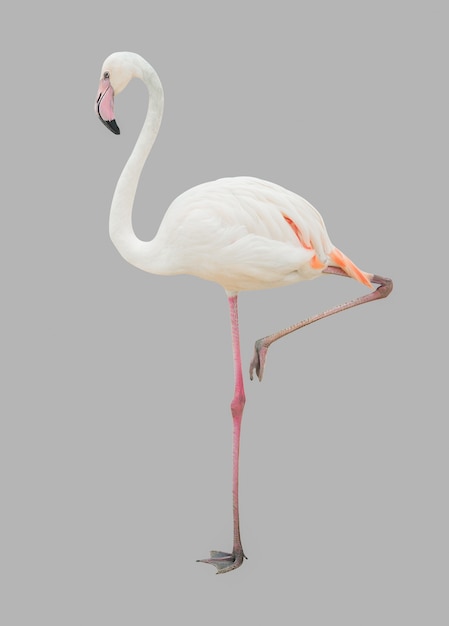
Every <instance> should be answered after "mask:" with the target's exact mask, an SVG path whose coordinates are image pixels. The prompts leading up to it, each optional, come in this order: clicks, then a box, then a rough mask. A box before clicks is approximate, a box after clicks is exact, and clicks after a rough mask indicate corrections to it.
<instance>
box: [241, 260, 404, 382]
mask: <svg viewBox="0 0 449 626" xmlns="http://www.w3.org/2000/svg"><path fill="white" fill-rule="evenodd" d="M323 273H325V274H335V275H336V276H346V277H347V278H348V275H347V274H346V272H344V271H343V270H341V269H340V268H338V267H333V266H330V267H328V268H326V269H325V270H323ZM369 279H370V280H371V282H372V283H375V284H376V285H379V287H378V288H377V289H376V290H375V291H371V292H370V293H368V294H366V295H364V296H361V297H360V298H356V299H355V300H351V301H350V302H345V303H344V304H339V305H338V306H336V307H333V308H332V309H329V311H324V313H319V314H318V315H314V316H313V317H309V318H308V319H306V320H303V321H302V322H298V324H294V325H293V326H289V327H288V328H284V329H283V330H280V331H279V332H277V333H273V334H272V335H268V336H267V337H263V339H258V340H257V341H256V345H255V348H254V356H253V359H252V361H251V364H250V367H249V375H250V378H251V380H252V379H253V373H254V370H256V374H257V377H258V378H259V380H262V376H263V372H264V367H265V360H266V358H267V351H268V348H269V347H270V346H271V344H272V343H274V342H275V341H277V340H278V339H281V337H285V335H288V334H290V333H293V332H294V331H295V330H298V329H299V328H303V326H307V325H308V324H313V322H318V320H322V319H324V318H325V317H329V315H334V314H335V313H340V311H345V310H346V309H350V308H351V307H353V306H358V305H359V304H365V303H366V302H372V301H373V300H378V299H379V298H386V297H387V296H388V294H389V293H390V292H391V290H392V289H393V282H392V280H391V279H390V278H383V277H382V276H377V275H376V274H371V275H370V276H369Z"/></svg>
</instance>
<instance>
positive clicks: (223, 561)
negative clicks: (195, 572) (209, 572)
mask: <svg viewBox="0 0 449 626" xmlns="http://www.w3.org/2000/svg"><path fill="white" fill-rule="evenodd" d="M243 559H246V556H245V555H244V554H243V550H242V549H240V550H234V551H233V552H232V553H231V554H230V553H229V552H220V551H217V550H211V552H210V558H209V559H198V560H197V563H209V564H210V565H215V567H216V568H217V574H226V572H232V570H233V569H237V568H238V567H240V565H241V564H242V563H243Z"/></svg>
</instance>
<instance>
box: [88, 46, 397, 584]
mask: <svg viewBox="0 0 449 626" xmlns="http://www.w3.org/2000/svg"><path fill="white" fill-rule="evenodd" d="M134 78H136V79H140V80H141V81H143V83H144V84H145V85H146V87H147V91H148V96H147V97H148V109H147V113H146V116H145V120H144V122H143V125H142V128H141V131H140V133H139V136H138V138H137V140H136V143H135V146H134V148H133V150H132V152H131V155H130V156H129V158H128V160H127V161H126V164H125V166H124V168H123V170H122V172H121V174H120V177H119V179H118V182H117V184H116V187H115V191H114V194H113V199H112V204H111V209H110V217H109V234H110V238H111V240H112V242H113V244H114V245H115V247H116V248H117V250H118V252H119V253H120V254H121V255H122V257H123V258H124V259H125V260H126V261H127V262H128V263H130V264H131V265H133V266H135V267H137V268H139V269H141V270H143V271H145V272H149V273H153V274H159V275H176V274H190V275H193V276H197V277H199V278H202V279H204V280H206V281H212V282H215V283H218V284H219V285H221V287H222V288H223V289H224V290H225V293H226V297H227V300H228V306H229V314H230V322H231V337H232V350H233V365H234V394H233V398H232V401H231V414H232V423H233V437H232V458H233V467H232V510H233V546H232V551H231V552H224V551H221V550H212V551H210V556H209V558H205V559H198V562H202V563H207V564H210V565H213V566H214V567H215V568H216V570H217V571H216V573H217V574H223V573H226V572H230V571H233V570H235V569H237V568H238V567H240V566H241V565H242V563H243V562H244V559H246V555H245V553H244V550H243V545H242V540H241V533H240V517H239V456H240V455H239V449H240V430H241V423H242V416H243V410H244V407H245V402H246V397H245V388H244V382H243V373H242V360H241V353H240V336H239V320H238V295H239V293H240V292H243V291H252V290H260V289H268V288H272V287H282V286H285V285H291V284H294V283H296V282H300V281H303V280H312V279H315V278H317V277H318V276H321V275H323V274H331V275H336V276H345V277H351V278H353V279H355V280H356V281H358V282H359V283H361V284H362V285H364V286H365V287H367V288H369V289H370V291H369V292H368V293H365V294H364V295H362V296H360V297H358V298H355V299H354V300H351V301H349V302H346V303H344V304H340V305H338V306H336V307H334V308H332V309H330V310H328V311H325V312H323V313H320V314H318V315H315V316H313V317H310V318H308V319H306V320H303V321H301V322H298V323H297V324H295V325H293V326H290V327H288V328H285V329H283V330H280V331H279V332H277V333H273V334H271V335H267V336H266V337H264V338H262V339H259V340H258V341H256V343H255V347H254V355H253V358H252V360H251V363H250V370H249V375H250V379H251V380H252V379H253V377H254V373H255V374H256V375H257V377H258V379H259V380H262V377H263V374H264V369H265V362H266V356H267V350H268V348H269V346H270V345H271V344H272V343H273V342H274V341H277V340H278V339H280V338H281V337H284V336H286V335H287V334H289V333H291V332H294V331H296V330H298V329H299V328H302V327H304V326H306V325H307V324H311V323H313V322H316V321H318V320H321V319H323V318H325V317H328V316H329V315H333V314H335V313H338V312H340V311H343V310H345V309H348V308H351V307H354V306H357V305H360V304H363V303H367V302H370V301H374V300H378V299H380V298H385V297H386V296H388V294H389V293H390V292H391V290H392V288H393V282H392V280H391V279H390V278H385V277H382V276H379V275H377V274H371V273H367V272H364V271H362V270H361V269H359V268H358V267H357V266H356V265H355V263H353V262H352V261H351V260H350V259H349V257H348V256H346V255H345V254H344V253H343V252H342V251H340V250H339V249H338V248H336V247H335V246H334V245H333V244H332V243H331V240H330V238H329V235H328V233H327V230H326V227H325V224H324V221H323V219H322V217H321V215H320V213H319V212H318V211H317V210H316V209H315V208H314V207H313V206H312V205H311V204H310V203H309V202H308V201H307V200H305V199H304V198H302V197H301V196H299V195H297V194H296V193H295V192H292V191H289V190H287V189H285V188H283V187H282V186H280V185H277V184H275V183H272V182H269V181H266V180H261V179H258V178H255V177H250V176H237V177H228V178H221V179H219V180H215V181H210V182H205V183H201V184H199V185H197V186H194V187H192V188H191V189H189V190H187V191H185V192H184V193H182V194H181V195H179V196H178V197H177V198H175V199H174V200H173V202H172V203H171V204H170V206H169V207H168V209H167V211H166V213H165V215H164V216H163V218H162V221H161V223H160V226H159V228H158V230H157V233H156V235H155V237H154V238H153V239H152V240H151V241H142V240H141V239H139V238H138V237H137V236H136V234H135V232H134V229H133V225H132V211H133V205H134V199H135V195H136V190H137V187H138V183H139V179H140V176H141V173H142V170H143V167H144V164H145V162H146V159H147V157H148V155H149V153H150V150H151V149H152V147H153V144H154V142H155V139H156V136H157V135H158V132H159V128H160V125H161V120H162V115H163V108H164V92H163V87H162V84H161V81H160V78H159V76H158V74H157V72H156V70H155V69H154V68H153V67H152V66H151V65H150V63H148V61H146V60H145V59H144V58H143V57H142V56H140V55H139V54H137V53H135V52H127V51H123V52H114V53H112V54H110V55H109V56H108V57H107V58H106V60H105V61H104V63H103V65H102V69H101V73H100V82H99V88H98V92H97V96H96V100H95V111H96V113H97V114H98V117H99V118H100V120H101V122H103V124H104V125H105V126H106V127H107V128H108V129H109V130H110V131H112V132H113V133H114V134H116V135H118V134H120V129H119V126H118V124H117V122H116V119H115V113H114V98H115V97H116V96H117V95H118V94H119V93H120V92H122V91H123V90H124V89H125V87H126V86H127V85H128V83H129V82H130V81H131V80H132V79H134ZM373 283H374V284H375V285H378V287H377V288H376V289H375V290H374V288H373Z"/></svg>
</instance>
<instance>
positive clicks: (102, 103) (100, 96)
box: [95, 78, 120, 135]
mask: <svg viewBox="0 0 449 626" xmlns="http://www.w3.org/2000/svg"><path fill="white" fill-rule="evenodd" d="M95 109H96V111H97V113H98V117H99V118H100V120H101V121H102V122H103V124H104V125H105V126H107V128H109V130H111V131H112V132H113V133H114V134H115V135H120V128H119V127H118V126H117V123H116V121H115V119H114V90H113V89H112V87H111V83H110V82H109V78H102V79H101V80H100V86H99V88H98V93H97V100H96V102H95Z"/></svg>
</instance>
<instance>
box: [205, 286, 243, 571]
mask: <svg viewBox="0 0 449 626" xmlns="http://www.w3.org/2000/svg"><path fill="white" fill-rule="evenodd" d="M228 302H229V310H230V315H231V329H232V351H233V356H234V376H235V385H234V397H233V399H232V402H231V412H232V425H233V434H232V510H233V520H234V543H233V548H232V553H231V554H229V553H228V552H219V551H216V550H212V551H211V553H210V558H209V559H201V560H200V562H201V563H210V564H211V565H215V567H216V568H217V570H218V571H217V574H225V573H226V572H230V571H231V570H233V569H237V567H240V565H241V564H242V563H243V559H244V558H246V557H245V555H244V554H243V547H242V541H241V539H240V522H239V453H240V428H241V424H242V415H243V409H244V406H245V389H244V387H243V375H242V360H241V357H240V333H239V320H238V307H237V296H230V297H229V298H228Z"/></svg>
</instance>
